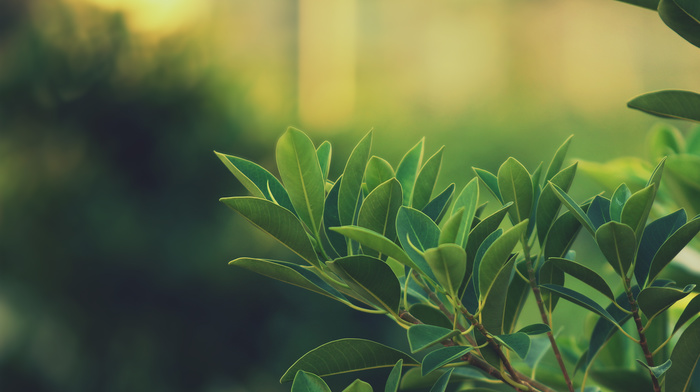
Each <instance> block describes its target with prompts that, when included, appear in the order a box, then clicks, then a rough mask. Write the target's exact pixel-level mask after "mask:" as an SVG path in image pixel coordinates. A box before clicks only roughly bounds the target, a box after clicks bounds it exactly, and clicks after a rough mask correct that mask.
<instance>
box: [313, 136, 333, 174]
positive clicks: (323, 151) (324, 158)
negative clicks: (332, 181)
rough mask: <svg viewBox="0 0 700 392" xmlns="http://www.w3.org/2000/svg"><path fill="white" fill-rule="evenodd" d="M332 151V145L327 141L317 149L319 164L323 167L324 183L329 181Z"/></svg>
mask: <svg viewBox="0 0 700 392" xmlns="http://www.w3.org/2000/svg"><path fill="white" fill-rule="evenodd" d="M331 150H332V149H331V143H330V142H329V141H327V140H326V141H324V142H323V143H321V145H320V146H318V148H317V149H316V157H317V158H318V163H319V164H320V165H321V173H322V174H323V181H326V179H328V169H330V167H331Z"/></svg>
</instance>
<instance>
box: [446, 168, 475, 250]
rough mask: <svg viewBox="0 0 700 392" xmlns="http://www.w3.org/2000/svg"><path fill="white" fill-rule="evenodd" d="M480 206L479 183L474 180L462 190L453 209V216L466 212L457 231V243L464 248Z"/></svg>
mask: <svg viewBox="0 0 700 392" xmlns="http://www.w3.org/2000/svg"><path fill="white" fill-rule="evenodd" d="M478 204H479V182H478V181H477V179H476V178H474V179H472V180H471V181H469V183H468V184H467V185H466V186H465V187H464V189H462V192H460V194H459V196H457V199H456V200H455V204H454V205H453V207H452V213H453V214H454V213H455V212H456V211H458V210H460V209H463V210H464V212H463V213H462V220H461V222H460V224H459V229H458V230H457V237H456V238H455V243H456V244H457V245H460V246H461V247H463V248H464V247H466V246H467V240H468V238H469V231H471V226H472V221H473V220H474V215H475V214H476V207H477V205H478Z"/></svg>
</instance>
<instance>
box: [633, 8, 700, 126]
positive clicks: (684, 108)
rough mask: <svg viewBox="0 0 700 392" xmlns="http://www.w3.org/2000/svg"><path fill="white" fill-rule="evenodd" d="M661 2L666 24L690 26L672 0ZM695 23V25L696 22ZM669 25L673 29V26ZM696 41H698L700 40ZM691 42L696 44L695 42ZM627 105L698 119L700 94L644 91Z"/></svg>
mask: <svg viewBox="0 0 700 392" xmlns="http://www.w3.org/2000/svg"><path fill="white" fill-rule="evenodd" d="M662 4H663V7H664V9H663V12H662V13H660V14H661V16H662V19H663V18H664V15H665V16H666V19H664V22H666V24H669V22H670V23H671V24H673V25H674V26H678V28H683V29H685V27H686V26H688V27H690V26H692V24H691V23H690V21H689V20H688V15H686V14H685V13H684V12H683V11H682V10H680V8H678V6H677V5H676V4H674V0H663V1H662ZM695 24H696V25H697V22H696V23H695ZM669 27H671V28H672V29H673V26H669ZM674 30H675V29H674ZM694 34H697V33H694V32H691V31H689V36H691V35H694ZM684 38H685V37H684ZM696 42H698V43H700V41H696ZM691 43H693V44H694V45H696V46H698V44H697V43H695V42H691ZM627 106H629V107H631V108H632V109H637V110H641V111H643V112H646V113H649V114H653V115H655V116H659V117H669V118H677V119H683V120H692V121H700V95H699V94H696V93H693V92H690V91H682V90H663V91H655V92H651V93H646V94H642V95H640V96H638V97H636V98H633V99H632V100H631V101H629V102H628V103H627Z"/></svg>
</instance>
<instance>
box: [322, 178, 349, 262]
mask: <svg viewBox="0 0 700 392" xmlns="http://www.w3.org/2000/svg"><path fill="white" fill-rule="evenodd" d="M342 178H343V177H342V176H341V177H340V178H339V179H337V180H336V181H335V184H333V187H332V188H331V190H330V191H329V192H328V195H327V196H326V201H325V203H324V207H323V230H324V232H325V234H326V238H328V242H329V244H330V246H331V248H333V252H335V253H336V254H337V255H338V256H347V255H348V244H347V241H345V238H343V236H342V235H340V234H338V233H336V232H333V231H331V228H332V227H337V226H340V216H339V215H338V214H339V212H338V192H339V191H340V182H341V179H342Z"/></svg>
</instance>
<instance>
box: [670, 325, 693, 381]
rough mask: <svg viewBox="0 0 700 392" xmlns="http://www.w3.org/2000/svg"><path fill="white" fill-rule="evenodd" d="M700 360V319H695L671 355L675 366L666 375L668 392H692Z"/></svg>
mask: <svg viewBox="0 0 700 392" xmlns="http://www.w3.org/2000/svg"><path fill="white" fill-rule="evenodd" d="M699 360H700V319H695V321H693V322H692V323H691V324H690V325H689V326H688V328H687V329H686V330H685V332H683V334H682V335H681V337H680V338H679V339H678V343H676V346H675V347H674V348H673V352H672V353H671V362H673V366H671V368H670V369H669V370H668V372H667V375H666V390H667V391H672V392H685V391H690V381H691V379H692V377H693V373H694V372H695V371H696V369H697V366H698V361H699Z"/></svg>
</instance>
